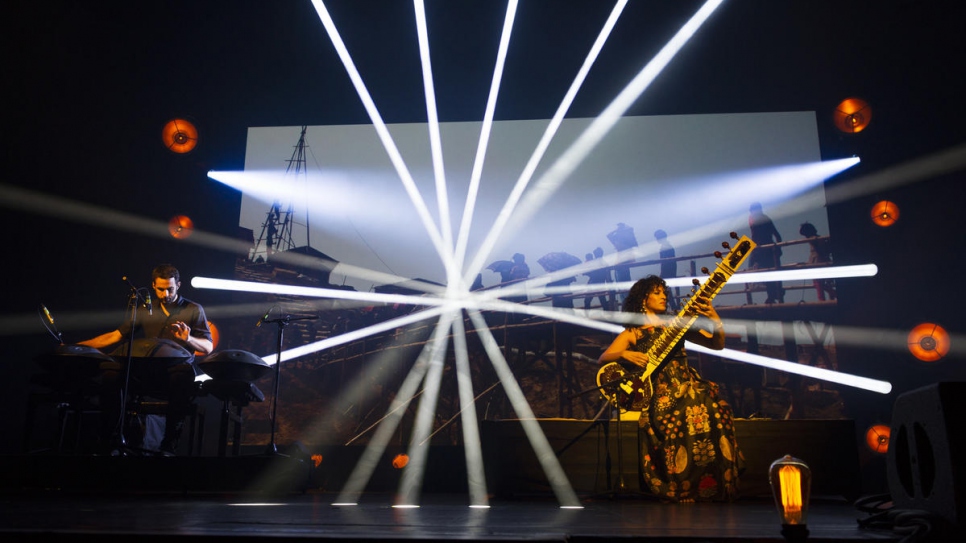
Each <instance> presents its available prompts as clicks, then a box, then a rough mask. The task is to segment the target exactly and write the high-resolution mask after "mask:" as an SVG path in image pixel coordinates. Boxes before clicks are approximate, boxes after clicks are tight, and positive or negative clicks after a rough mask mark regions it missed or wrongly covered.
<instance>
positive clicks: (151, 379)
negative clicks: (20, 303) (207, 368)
mask: <svg viewBox="0 0 966 543" xmlns="http://www.w3.org/2000/svg"><path fill="white" fill-rule="evenodd" d="M180 288H181V274H180V272H178V269H177V268H175V267H174V266H172V265H170V264H161V265H160V266H158V267H156V268H154V270H153V271H152V273H151V289H152V290H153V292H154V298H155V300H156V301H157V305H156V306H155V307H153V308H152V309H151V311H148V310H147V309H140V310H139V311H137V319H136V321H135V322H134V323H132V322H131V321H130V319H128V320H126V321H125V322H124V323H123V324H121V326H119V327H118V328H117V329H116V330H114V331H111V332H107V333H106V334H101V335H99V336H97V337H95V338H92V339H89V340H87V341H82V342H80V345H86V346H88V347H94V348H95V349H101V350H103V349H105V348H107V347H111V346H114V345H117V344H121V343H123V342H127V341H128V340H129V339H130V338H131V336H132V334H131V332H132V327H133V331H134V338H135V339H138V338H155V339H158V340H168V341H172V342H174V343H176V344H178V345H180V346H181V347H183V348H184V349H186V350H187V352H188V353H200V354H202V355H206V354H208V353H210V352H211V351H212V349H213V347H214V346H213V343H212V338H211V329H210V328H209V326H208V319H207V317H206V316H205V310H204V308H202V307H201V305H199V304H197V303H195V302H192V301H191V300H188V299H186V298H185V297H183V296H181V295H180V294H179V293H178V290H179V289H180ZM122 348H123V351H124V353H125V354H126V353H127V351H128V346H127V345H123V346H122ZM115 360H117V363H113V362H105V363H103V364H102V366H101V370H102V376H101V379H102V392H101V409H102V428H101V431H102V438H103V439H106V440H110V439H112V438H113V437H114V436H115V435H118V434H117V432H118V431H119V430H120V428H119V422H120V420H121V418H122V417H121V413H122V412H123V411H122V410H123V406H122V405H121V403H120V399H121V392H122V389H123V385H124V383H123V377H124V374H123V371H122V370H123V368H124V364H125V363H126V360H125V357H124V356H123V355H120V354H115ZM193 361H194V358H193V356H192V357H190V358H188V359H187V360H183V361H177V360H176V361H174V362H172V363H170V364H169V363H158V364H157V365H154V364H150V363H145V364H135V367H134V368H133V370H132V372H131V376H130V381H131V384H130V386H131V387H132V389H133V388H137V387H143V388H145V389H148V390H152V391H155V390H160V391H161V392H163V393H164V394H165V395H166V396H167V399H168V406H167V412H166V413H165V428H164V438H163V439H162V441H161V446H160V449H161V452H162V453H171V454H173V453H174V452H175V450H176V449H177V446H178V440H179V439H180V438H181V433H182V430H183V428H184V420H185V418H186V417H187V415H188V414H189V413H190V411H191V404H192V401H193V400H194V397H195V394H196V392H197V387H196V385H195V382H194V381H195V371H194V366H193V364H192V362H193ZM147 362H150V361H147ZM107 444H108V443H105V445H107Z"/></svg>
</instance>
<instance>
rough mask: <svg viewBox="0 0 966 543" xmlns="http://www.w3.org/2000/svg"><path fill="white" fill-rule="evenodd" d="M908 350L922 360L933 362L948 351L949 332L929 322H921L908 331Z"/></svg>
mask: <svg viewBox="0 0 966 543" xmlns="http://www.w3.org/2000/svg"><path fill="white" fill-rule="evenodd" d="M908 343H909V352H910V353H912V356H915V357H916V358H918V359H919V360H922V361H923V362H935V361H937V360H939V359H940V358H942V357H944V356H946V353H948V352H949V345H950V340H949V332H947V331H946V330H945V329H944V328H943V327H942V326H939V325H938V324H933V323H930V322H925V323H922V324H920V325H918V326H916V327H915V328H913V329H912V331H911V332H909V341H908Z"/></svg>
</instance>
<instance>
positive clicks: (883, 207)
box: [872, 200, 899, 228]
mask: <svg viewBox="0 0 966 543" xmlns="http://www.w3.org/2000/svg"><path fill="white" fill-rule="evenodd" d="M898 220H899V206H897V205H896V204H894V203H892V202H890V201H888V200H882V201H880V202H878V203H876V204H875V205H874V206H872V222H874V223H876V224H877V225H879V226H881V227H883V228H887V227H889V226H892V225H893V224H895V222H896V221H898Z"/></svg>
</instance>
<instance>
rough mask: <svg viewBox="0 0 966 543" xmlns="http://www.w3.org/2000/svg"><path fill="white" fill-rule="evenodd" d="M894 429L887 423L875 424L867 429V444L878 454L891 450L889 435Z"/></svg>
mask: <svg viewBox="0 0 966 543" xmlns="http://www.w3.org/2000/svg"><path fill="white" fill-rule="evenodd" d="M891 434H892V429H891V428H889V426H888V425H886V424H873V425H872V426H869V429H868V430H866V431H865V444H866V446H868V447H869V450H870V451H872V452H874V453H876V454H886V453H887V452H889V436H890V435H891Z"/></svg>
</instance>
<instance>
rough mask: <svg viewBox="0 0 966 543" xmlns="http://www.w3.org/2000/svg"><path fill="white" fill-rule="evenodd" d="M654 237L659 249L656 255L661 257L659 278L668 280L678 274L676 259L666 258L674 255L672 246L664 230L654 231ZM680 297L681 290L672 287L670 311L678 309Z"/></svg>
mask: <svg viewBox="0 0 966 543" xmlns="http://www.w3.org/2000/svg"><path fill="white" fill-rule="evenodd" d="M654 239H655V240H657V243H658V246H659V251H658V255H657V256H658V257H659V258H660V259H661V279H664V280H668V279H673V278H675V277H677V276H678V261H677V260H668V259H673V258H674V257H675V254H674V247H672V246H671V242H669V241H668V240H667V232H665V231H664V230H656V231H655V232H654ZM680 297H681V290H680V289H679V288H677V287H675V288H674V296H671V297H670V300H669V303H668V305H669V306H670V307H671V310H672V311H677V310H678V298H680Z"/></svg>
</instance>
